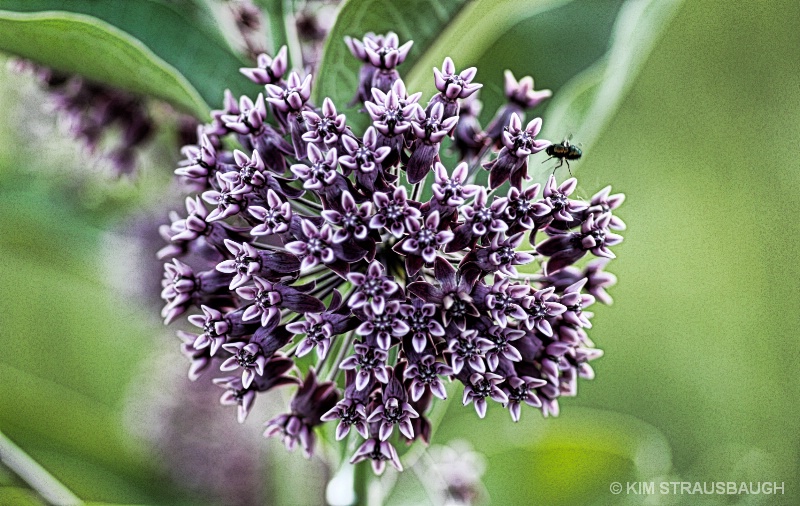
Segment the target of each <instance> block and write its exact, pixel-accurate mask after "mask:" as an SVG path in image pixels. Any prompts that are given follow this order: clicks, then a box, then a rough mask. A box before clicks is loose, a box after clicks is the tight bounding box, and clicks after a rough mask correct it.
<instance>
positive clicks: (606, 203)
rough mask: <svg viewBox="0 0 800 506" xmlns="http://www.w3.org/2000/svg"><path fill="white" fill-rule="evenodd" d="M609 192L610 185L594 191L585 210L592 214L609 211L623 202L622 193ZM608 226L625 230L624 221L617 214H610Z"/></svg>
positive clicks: (623, 195) (623, 196)
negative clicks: (612, 193)
mask: <svg viewBox="0 0 800 506" xmlns="http://www.w3.org/2000/svg"><path fill="white" fill-rule="evenodd" d="M610 193H611V186H610V185H609V186H606V187H605V188H603V189H602V190H600V191H599V192H597V193H595V194H594V196H593V197H592V200H591V201H590V202H589V209H588V210H587V212H590V213H593V214H605V213H610V212H611V211H613V210H614V209H616V208H618V207H619V206H621V205H622V203H623V202H625V194H624V193H615V194H614V195H609V194H610ZM608 228H610V229H612V230H625V228H626V226H625V222H624V221H622V220H621V219H620V218H619V217H618V216H614V215H611V220H610V221H609V223H608Z"/></svg>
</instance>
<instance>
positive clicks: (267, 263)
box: [216, 239, 302, 290]
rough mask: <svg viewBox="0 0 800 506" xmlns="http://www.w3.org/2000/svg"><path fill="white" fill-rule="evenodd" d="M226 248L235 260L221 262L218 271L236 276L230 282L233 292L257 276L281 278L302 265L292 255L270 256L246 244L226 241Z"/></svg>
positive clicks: (273, 254)
mask: <svg viewBox="0 0 800 506" xmlns="http://www.w3.org/2000/svg"><path fill="white" fill-rule="evenodd" d="M225 247H226V248H227V249H228V251H229V252H230V254H231V255H233V259H232V260H224V261H222V262H220V263H219V264H217V266H216V269H217V270H218V271H219V272H223V273H226V274H233V275H234V276H233V279H232V280H231V282H230V289H231V290H235V289H236V288H239V287H240V286H242V285H244V284H246V283H247V282H249V281H250V280H251V279H252V278H253V276H255V275H256V274H260V275H261V276H262V277H264V278H267V279H269V278H271V277H275V276H276V275H278V277H280V275H281V274H287V273H290V272H294V271H296V270H297V269H299V268H300V266H301V265H302V264H301V263H300V261H299V260H298V259H297V257H296V256H294V255H292V254H291V253H286V252H272V253H269V254H268V253H266V252H265V251H262V250H259V249H256V247H255V246H253V245H252V244H249V243H246V242H243V243H236V242H233V241H230V240H228V239H226V240H225Z"/></svg>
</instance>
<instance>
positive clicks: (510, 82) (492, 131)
mask: <svg viewBox="0 0 800 506" xmlns="http://www.w3.org/2000/svg"><path fill="white" fill-rule="evenodd" d="M503 76H504V78H505V86H504V92H505V96H506V101H507V103H506V104H505V105H503V106H502V107H500V109H499V110H498V111H497V114H496V115H495V117H494V119H493V120H492V122H491V123H490V124H489V126H488V127H487V128H486V136H487V137H489V138H490V139H492V141H494V142H495V143H497V142H499V141H500V138H501V136H502V135H503V127H504V126H506V125H508V122H509V120H510V119H511V115H512V114H516V115H517V116H519V117H520V118H524V117H525V111H526V110H528V109H533V108H534V107H536V106H537V105H539V104H540V103H542V102H543V101H545V100H546V99H548V98H550V97H552V96H553V92H552V91H550V90H539V91H536V90H534V88H533V78H532V77H531V76H525V77H523V78H522V79H520V80H519V81H517V79H516V78H515V77H514V74H513V73H512V72H511V71H510V70H506V71H505V72H504V73H503Z"/></svg>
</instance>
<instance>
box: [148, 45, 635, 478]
mask: <svg viewBox="0 0 800 506" xmlns="http://www.w3.org/2000/svg"><path fill="white" fill-rule="evenodd" d="M347 43H348V45H349V47H350V49H351V52H353V54H355V55H356V56H357V57H358V59H360V60H361V62H362V70H361V77H360V82H359V89H358V94H357V98H358V99H359V100H362V101H364V106H365V109H366V113H368V115H369V118H370V119H371V123H372V124H371V125H365V126H367V128H366V129H365V130H363V131H361V130H358V131H355V130H351V129H350V128H349V127H348V126H347V124H346V121H345V117H344V116H343V115H342V114H339V113H338V112H337V107H338V108H339V109H340V110H341V107H340V104H336V103H334V101H333V100H332V99H325V100H324V102H323V103H322V106H321V107H320V108H319V109H317V108H315V107H314V106H313V105H312V104H311V103H310V102H309V99H310V94H311V82H312V78H311V76H310V74H309V75H308V76H307V77H305V78H303V79H301V78H300V75H299V74H297V73H296V72H290V70H289V69H288V68H287V66H286V50H285V49H283V50H281V51H280V52H279V53H278V55H276V57H275V59H270V58H269V57H267V56H262V57H260V58H259V60H258V63H257V66H256V67H255V68H251V69H243V70H242V72H243V73H244V74H245V75H247V76H248V77H249V78H251V79H252V80H254V81H255V82H257V83H262V84H264V86H265V90H266V94H265V95H261V96H258V97H256V98H249V97H234V96H233V94H232V93H230V92H229V91H227V92H226V93H225V96H224V101H223V107H222V109H220V110H215V111H212V113H211V119H210V121H209V123H207V124H206V125H201V126H199V127H197V129H196V130H197V135H198V140H197V141H196V142H195V143H194V144H191V145H190V146H188V147H186V148H184V156H185V160H184V161H183V162H181V164H180V166H179V168H178V170H177V171H176V172H177V176H178V177H179V180H180V181H181V182H182V183H183V184H185V185H186V186H187V188H189V189H190V190H191V191H193V192H195V193H201V194H202V198H199V197H198V196H197V195H194V196H193V197H192V198H189V199H187V201H186V215H185V216H186V217H185V218H183V217H182V216H181V215H179V214H178V213H176V212H172V213H170V215H169V217H170V221H171V223H170V224H165V225H162V226H161V227H160V228H159V233H160V235H161V236H162V237H164V238H165V240H166V241H168V245H167V247H165V248H162V250H160V251H159V253H158V255H159V257H161V258H170V259H173V261H171V262H169V263H167V265H166V267H165V276H164V280H163V282H162V286H163V292H162V296H163V298H164V299H165V307H164V309H163V310H162V315H163V317H164V319H165V320H166V322H170V321H172V320H174V319H177V318H178V317H179V316H181V315H183V314H186V315H187V316H188V318H189V321H190V323H192V324H193V325H195V326H196V327H199V330H198V331H196V332H195V333H189V332H179V333H178V335H179V337H180V339H181V345H180V346H181V353H182V354H183V355H185V356H186V357H187V358H188V359H189V361H190V365H189V376H190V379H192V380H194V379H197V378H198V377H199V376H200V375H201V374H205V375H210V374H211V373H209V371H213V370H214V369H217V368H219V369H221V370H223V371H234V370H235V371H237V372H239V374H236V375H234V376H223V377H220V378H216V379H214V382H215V383H217V384H218V385H219V386H221V387H223V388H224V389H225V392H224V393H223V394H222V399H221V400H222V402H223V403H224V404H230V405H235V406H237V412H238V418H239V420H240V421H243V420H244V418H245V417H246V416H247V413H248V412H250V411H251V407H252V406H253V403H254V402H255V399H256V398H257V397H258V396H260V394H262V393H263V392H266V391H268V390H271V389H272V388H275V387H277V386H281V385H299V386H298V387H296V391H295V392H294V395H293V397H292V401H291V403H290V406H289V409H288V410H287V411H286V412H285V413H284V414H282V415H279V416H277V417H274V418H272V419H271V420H270V421H269V422H267V427H266V430H265V435H267V436H280V437H282V438H283V440H284V443H285V444H286V446H287V447H288V448H289V449H292V448H295V447H296V446H301V447H302V448H303V450H304V453H305V454H306V455H307V456H309V455H310V454H311V453H312V451H313V447H314V431H315V428H316V427H317V426H318V425H321V424H322V423H325V422H329V421H334V420H335V421H336V423H337V424H338V425H337V427H336V432H335V434H336V439H338V440H341V439H343V438H344V437H345V436H347V435H348V434H350V436H352V437H358V438H363V440H362V441H361V444H360V446H358V450H357V451H356V452H355V454H354V455H351V461H352V462H358V461H361V460H371V461H372V465H373V469H374V470H375V471H376V472H381V471H383V470H384V468H385V467H386V462H390V463H391V464H392V465H394V466H395V467H396V468H398V469H402V466H401V463H400V460H399V457H398V454H397V452H396V451H395V449H394V447H393V446H392V445H391V444H389V442H388V439H389V438H390V437H391V435H392V433H393V432H394V426H395V425H397V426H398V428H399V430H400V433H401V435H400V440H401V441H405V442H406V444H409V445H411V444H418V442H420V441H421V442H422V443H424V444H427V443H428V442H429V441H430V438H431V435H432V434H434V432H435V429H436V427H435V426H434V425H433V423H436V421H435V420H431V419H430V418H429V417H428V416H429V413H430V410H431V408H432V406H433V403H434V402H440V400H444V399H446V398H447V396H448V395H447V389H446V388H445V382H446V381H455V382H459V383H461V385H462V386H463V388H464V397H463V400H464V404H469V403H470V402H472V403H474V404H475V409H476V411H477V412H478V415H479V416H480V417H483V416H484V415H485V413H486V409H487V402H488V399H490V398H491V399H492V400H494V401H496V402H499V403H501V404H503V405H504V407H506V408H508V410H509V412H510V413H511V417H512V419H513V420H515V421H516V420H518V419H519V418H520V416H521V410H522V405H523V404H527V405H530V406H532V407H534V408H536V409H538V410H539V411H540V412H541V413H542V415H544V416H555V415H557V414H558V413H559V410H560V406H559V398H560V397H562V396H563V397H567V396H573V395H575V394H576V393H577V388H578V383H579V380H580V379H581V378H583V379H591V378H593V377H594V370H593V369H592V367H591V365H590V362H591V361H592V360H594V359H596V358H598V357H599V356H601V355H602V352H601V351H600V350H597V349H596V348H595V345H594V343H593V341H592V339H593V338H594V336H592V339H590V337H589V334H588V332H589V331H590V328H591V324H592V321H593V320H592V318H593V316H594V315H593V314H592V313H591V312H589V311H587V307H589V305H590V304H592V303H593V302H594V300H595V299H597V300H599V301H601V302H610V297H609V296H608V294H607V293H606V291H605V289H606V288H607V287H609V286H611V285H613V284H614V283H615V282H616V278H615V277H614V276H613V275H610V274H608V273H606V272H605V271H604V267H605V265H606V263H607V262H608V259H609V258H610V257H613V253H611V249H610V248H611V247H613V245H614V244H617V243H619V241H621V240H622V238H621V236H619V235H617V234H616V233H615V232H616V231H618V230H622V229H624V226H625V225H624V223H623V222H622V221H621V220H619V218H617V217H615V216H614V215H613V212H615V211H616V209H617V208H618V207H619V205H620V204H621V203H622V201H623V196H622V195H621V194H620V195H617V194H611V190H610V188H604V189H603V190H601V191H600V192H598V193H597V194H595V195H594V197H592V199H591V201H590V202H583V201H582V199H579V198H575V197H574V194H575V193H576V187H577V182H576V180H574V179H568V180H566V181H564V182H563V183H561V184H558V183H557V182H556V179H555V177H554V176H553V177H551V178H550V179H549V180H548V181H547V183H546V185H545V186H544V192H543V193H542V195H541V197H540V196H539V191H540V190H541V189H542V187H541V186H540V185H539V184H532V185H530V186H529V187H527V188H524V189H523V187H522V182H523V180H524V179H526V178H527V177H528V175H527V163H528V157H529V156H531V155H533V154H535V153H536V152H538V151H541V150H543V149H544V148H545V146H547V145H548V143H547V142H546V141H541V140H537V139H536V135H537V134H538V133H539V129H540V128H541V120H540V119H538V118H537V119H534V120H533V121H531V122H528V123H527V126H526V127H525V128H523V123H522V119H521V118H522V117H523V113H524V111H525V110H526V109H528V108H531V107H534V106H536V104H537V103H538V102H539V101H541V100H542V99H543V98H544V96H545V95H546V94H548V93H547V92H541V91H534V89H533V81H532V79H530V78H523V79H521V80H520V81H519V82H517V81H516V80H515V79H513V75H511V74H510V73H509V74H507V75H506V98H507V99H508V102H507V104H505V106H503V108H502V109H501V110H500V111H499V112H498V113H497V114H496V115H495V116H494V117H495V120H494V122H493V124H492V125H490V128H489V134H488V135H487V134H485V133H483V132H481V130H480V124H479V123H478V120H477V112H478V109H479V106H480V104H479V103H478V102H477V99H476V98H475V97H476V90H477V89H478V88H479V87H480V85H476V84H474V83H473V82H472V79H473V78H474V76H475V69H467V70H466V71H463V72H461V73H458V74H457V73H456V71H455V66H454V65H453V64H452V60H450V59H449V58H448V59H446V60H445V63H444V65H443V67H442V69H441V71H440V70H438V69H437V70H436V71H435V72H434V79H435V83H434V84H435V85H436V86H437V88H438V90H439V91H438V94H437V95H436V96H434V97H433V98H432V99H431V100H430V101H429V102H428V106H427V110H423V109H422V108H421V107H420V105H419V101H420V99H421V98H422V94H421V93H412V94H410V95H409V94H408V92H407V90H406V88H405V84H404V83H403V81H402V80H401V79H399V76H398V74H397V70H396V69H395V66H396V65H398V64H399V63H400V62H401V61H402V60H403V59H404V58H405V56H406V54H407V53H408V49H409V48H410V43H407V44H404V45H402V46H400V45H399V41H398V40H397V36H396V35H394V34H391V33H389V34H387V35H385V36H383V35H374V34H368V35H367V36H365V37H364V39H361V40H355V39H349V38H348V39H347ZM321 77H322V78H327V77H326V76H321ZM284 79H285V80H284ZM264 97H266V99H265V98H264ZM267 106H269V110H270V111H271V114H270V115H269V117H267ZM459 108H461V109H462V110H461V111H459ZM361 112H364V111H361ZM498 118H500V119H498ZM498 122H499V123H498ZM353 124H354V125H355V124H357V123H353ZM497 124H499V125H500V127H499V132H497V133H496V136H497V139H499V140H501V141H502V145H496V144H495V143H494V142H492V140H493V139H495V137H493V135H494V134H495V131H494V130H493V128H494V129H497V128H496V127H495V125H497ZM503 127H505V129H504V128H503ZM362 132H363V133H362ZM449 135H450V136H453V140H454V146H455V150H454V153H453V156H460V158H459V160H458V161H457V162H455V163H453V165H447V166H445V165H444V164H442V163H441V162H440V159H439V150H440V144H441V142H442V140H443V139H444V138H445V137H446V136H449ZM190 142H191V140H190ZM232 146H237V147H238V148H239V149H238V150H237V149H234V148H233V147H232ZM490 157H491V158H490ZM306 158H307V159H306ZM488 159H492V161H491V162H489V163H487V164H484V162H485V161H486V160H488ZM482 164H484V166H486V167H487V168H489V169H490V174H489V183H490V184H489V185H488V186H489V187H487V185H485V184H481V181H482V180H483V179H484V178H481V177H479V175H477V174H473V173H472V172H473V170H472V169H475V168H476V167H478V166H480V165H482ZM339 166H341V168H340V167H339ZM431 169H433V172H434V175H433V177H432V178H430V179H432V181H430V182H429V183H428V184H427V185H426V184H424V182H425V180H426V179H427V174H428V172H429V171H430V170H431ZM506 181H510V183H511V184H510V186H511V189H510V190H509V191H508V193H507V194H505V195H502V196H500V195H494V191H493V190H494V189H496V188H497V187H498V186H500V185H501V184H504V183H505V182H506ZM407 188H408V189H407ZM168 223H169V222H168ZM526 236H530V239H529V241H530V244H531V245H536V247H535V250H534V251H522V243H523V241H524V240H526V239H524V238H525V237H526ZM526 244H527V243H526ZM587 253H592V254H593V255H597V256H600V257H602V258H601V260H599V261H594V262H590V263H589V264H588V265H587V266H586V267H585V268H583V269H581V268H577V267H573V266H572V265H573V264H574V263H575V262H577V261H578V260H579V259H580V258H582V257H583V256H585V255H586V254H587ZM534 255H536V256H534ZM534 259H536V260H539V262H538V263H537V264H535V265H529V266H528V267H527V268H526V270H525V276H519V275H518V272H517V266H518V265H523V264H530V263H531V262H532V261H533V260H534ZM326 304H327V307H326ZM592 332H594V330H592ZM312 351H315V355H316V365H315V366H314V368H311V369H310V372H308V373H306V371H309V368H308V364H309V363H310V361H311V360H312V358H311V357H308V355H310V354H311V352H312ZM295 364H297V367H295ZM212 366H215V367H212ZM239 369H241V371H239ZM315 370H320V371H326V372H325V377H324V379H323V378H317V375H316V372H315ZM340 398H341V400H339V399H340ZM437 399H438V400H437ZM337 401H338V402H337ZM445 423H446V422H445ZM352 428H354V429H355V430H354V431H351V429H352Z"/></svg>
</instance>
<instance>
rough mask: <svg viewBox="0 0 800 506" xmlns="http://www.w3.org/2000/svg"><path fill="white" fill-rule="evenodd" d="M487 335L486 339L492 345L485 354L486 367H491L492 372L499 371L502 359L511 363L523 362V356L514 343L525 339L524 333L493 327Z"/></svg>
mask: <svg viewBox="0 0 800 506" xmlns="http://www.w3.org/2000/svg"><path fill="white" fill-rule="evenodd" d="M485 335H486V339H487V340H488V341H491V343H492V346H491V348H489V350H487V351H486V353H485V355H486V365H488V366H489V370H490V371H492V372H494V371H496V370H497V367H498V366H499V365H500V359H501V358H502V359H505V360H508V361H510V362H521V361H522V355H521V354H520V352H519V350H517V349H516V348H515V347H514V345H513V344H512V341H516V340H518V339H521V338H522V337H524V336H525V332H524V331H522V330H518V329H512V328H508V327H500V326H498V325H492V326H491V327H490V328H489V330H488V331H487V332H486V334H485Z"/></svg>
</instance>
